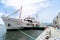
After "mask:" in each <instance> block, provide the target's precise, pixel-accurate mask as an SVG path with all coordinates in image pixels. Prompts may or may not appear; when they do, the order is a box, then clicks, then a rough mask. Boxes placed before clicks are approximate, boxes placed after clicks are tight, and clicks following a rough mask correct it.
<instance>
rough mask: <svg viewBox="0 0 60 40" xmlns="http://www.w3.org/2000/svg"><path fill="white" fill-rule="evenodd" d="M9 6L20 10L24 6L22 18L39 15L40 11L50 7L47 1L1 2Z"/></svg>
mask: <svg viewBox="0 0 60 40" xmlns="http://www.w3.org/2000/svg"><path fill="white" fill-rule="evenodd" d="M1 2H2V3H3V4H5V5H7V6H12V7H14V8H15V9H19V8H20V7H21V5H22V18H25V17H27V16H28V15H31V16H32V15H33V14H35V13H37V11H38V10H40V9H42V8H46V7H48V6H49V3H48V1H47V0H1Z"/></svg>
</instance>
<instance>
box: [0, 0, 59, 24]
mask: <svg viewBox="0 0 60 40" xmlns="http://www.w3.org/2000/svg"><path fill="white" fill-rule="evenodd" d="M21 6H22V14H21V18H25V17H27V16H32V17H34V18H36V15H37V14H38V20H39V21H40V22H41V23H52V22H53V19H54V17H56V15H58V13H59V12H60V0H0V24H4V22H3V20H2V18H1V16H2V15H9V14H12V13H14V12H15V11H16V10H18V9H20V8H21ZM19 14H20V13H19V12H18V13H17V14H16V15H15V16H12V17H16V18H18V17H19Z"/></svg>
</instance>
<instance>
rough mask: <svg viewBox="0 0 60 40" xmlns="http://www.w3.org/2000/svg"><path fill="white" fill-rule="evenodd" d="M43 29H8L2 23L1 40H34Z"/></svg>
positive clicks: (0, 29) (0, 26)
mask: <svg viewBox="0 0 60 40" xmlns="http://www.w3.org/2000/svg"><path fill="white" fill-rule="evenodd" d="M41 33H42V30H19V31H6V28H5V26H3V25H0V40H34V39H36V38H37V37H38V36H39V35H40V34H41Z"/></svg>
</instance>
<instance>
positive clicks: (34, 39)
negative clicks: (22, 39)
mask: <svg viewBox="0 0 60 40" xmlns="http://www.w3.org/2000/svg"><path fill="white" fill-rule="evenodd" d="M16 29H17V30H18V31H19V32H21V33H23V34H24V35H26V36H27V37H29V38H31V39H33V40H35V39H36V38H34V37H32V36H30V35H28V34H27V33H25V32H23V31H22V30H20V29H18V28H16Z"/></svg>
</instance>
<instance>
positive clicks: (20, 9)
mask: <svg viewBox="0 0 60 40" xmlns="http://www.w3.org/2000/svg"><path fill="white" fill-rule="evenodd" d="M21 13H22V6H21V8H20V15H19V19H21Z"/></svg>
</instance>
